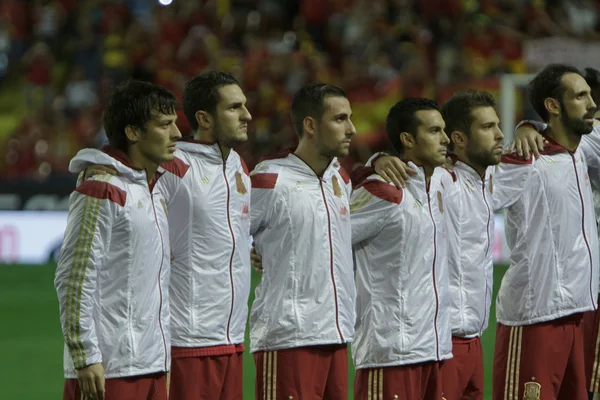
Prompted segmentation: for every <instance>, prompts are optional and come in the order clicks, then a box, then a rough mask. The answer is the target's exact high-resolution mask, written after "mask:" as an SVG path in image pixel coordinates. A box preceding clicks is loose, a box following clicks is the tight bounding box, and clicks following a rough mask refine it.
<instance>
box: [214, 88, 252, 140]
mask: <svg viewBox="0 0 600 400" xmlns="http://www.w3.org/2000/svg"><path fill="white" fill-rule="evenodd" d="M213 120H214V127H213V136H214V138H215V139H216V140H217V141H218V142H219V143H221V144H222V145H224V146H226V147H228V148H232V147H234V146H237V145H240V144H243V143H245V142H246V140H248V122H250V121H251V120H252V115H250V112H249V111H248V109H247V108H246V96H244V92H242V89H241V88H240V87H239V86H238V85H226V86H223V87H221V88H220V89H219V102H218V103H217V107H216V109H215V113H214V115H213Z"/></svg>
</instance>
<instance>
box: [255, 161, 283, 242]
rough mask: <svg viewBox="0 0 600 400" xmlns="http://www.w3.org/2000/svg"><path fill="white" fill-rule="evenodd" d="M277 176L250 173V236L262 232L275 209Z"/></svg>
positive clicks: (275, 174) (264, 173)
mask: <svg viewBox="0 0 600 400" xmlns="http://www.w3.org/2000/svg"><path fill="white" fill-rule="evenodd" d="M277 179H278V174H277V173H272V172H256V171H254V172H252V173H251V174H250V180H251V182H252V191H251V194H250V202H251V203H250V204H251V205H250V235H252V236H254V235H256V234H258V233H260V232H261V231H262V230H264V229H265V228H266V227H267V226H268V224H269V222H270V221H271V218H272V216H273V213H274V211H275V210H276V207H277V204H276V203H277V201H276V200H277V195H276V193H275V185H276V184H277Z"/></svg>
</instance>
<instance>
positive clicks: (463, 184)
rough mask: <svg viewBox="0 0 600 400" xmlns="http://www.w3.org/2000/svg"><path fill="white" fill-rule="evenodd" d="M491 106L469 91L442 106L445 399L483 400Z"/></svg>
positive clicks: (496, 138) (494, 129)
mask: <svg viewBox="0 0 600 400" xmlns="http://www.w3.org/2000/svg"><path fill="white" fill-rule="evenodd" d="M495 105H496V104H495V101H494V98H493V97H492V95H490V94H489V93H487V92H482V91H473V90H469V91H465V92H459V93H456V94H455V95H453V96H452V97H451V98H450V99H449V100H448V101H447V102H446V104H444V106H443V107H442V116H443V118H444V121H445V122H446V132H448V133H449V135H450V139H451V145H452V152H453V155H454V157H455V159H456V162H455V163H454V166H453V168H452V171H450V172H449V173H450V174H451V178H452V180H451V181H449V180H448V179H447V177H446V179H445V180H446V182H447V183H446V198H445V199H446V202H445V205H446V213H445V216H446V228H447V234H446V238H447V245H448V268H449V275H450V277H449V279H450V296H451V299H452V301H451V318H450V324H451V329H452V355H453V358H452V359H450V360H447V361H446V362H444V364H443V366H442V381H443V385H442V387H443V395H444V398H445V399H447V400H467V399H473V400H483V393H484V388H483V380H484V379H483V352H482V347H481V335H482V333H483V332H484V331H485V329H486V328H487V326H488V322H489V313H490V306H491V302H492V289H493V276H494V274H493V272H494V264H493V260H492V248H493V235H494V201H493V194H492V192H493V183H492V180H491V179H490V172H491V171H490V168H489V167H490V166H492V165H497V164H498V163H499V162H500V156H501V155H502V141H503V139H504V135H503V134H502V131H501V130H500V127H499V123H500V120H499V119H498V115H497V114H496V111H495V108H494V107H495ZM441 172H442V173H443V171H441ZM447 173H448V172H446V174H447Z"/></svg>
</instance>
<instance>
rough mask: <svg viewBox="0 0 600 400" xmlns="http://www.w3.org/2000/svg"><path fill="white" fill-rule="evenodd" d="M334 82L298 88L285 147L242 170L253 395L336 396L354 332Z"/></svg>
mask: <svg viewBox="0 0 600 400" xmlns="http://www.w3.org/2000/svg"><path fill="white" fill-rule="evenodd" d="M351 116H352V109H351V107H350V103H349V101H348V99H347V98H346V94H345V92H344V91H343V89H341V88H339V87H337V86H334V85H330V84H323V83H311V84H308V85H305V86H304V87H302V88H301V89H300V90H299V91H298V92H297V93H296V94H295V95H294V98H293V101H292V107H291V118H292V123H293V126H294V129H295V131H296V133H297V134H298V136H299V145H298V147H297V149H296V150H295V151H294V152H292V153H286V154H284V155H281V156H278V157H276V158H273V159H269V160H265V161H263V162H261V163H259V164H258V165H257V166H256V169H255V170H254V171H253V172H252V173H251V175H250V176H251V180H252V207H251V233H252V235H253V237H254V241H255V244H256V249H257V251H258V253H259V254H260V255H261V256H262V267H263V276H262V281H261V283H260V284H259V286H258V287H257V289H256V300H255V301H254V303H253V305H252V310H251V313H250V345H251V352H252V353H254V358H255V361H256V370H257V375H256V396H255V398H256V399H275V398H282V399H309V398H322V399H329V400H342V399H344V400H345V399H346V398H347V392H348V388H347V385H348V350H347V344H348V343H349V342H351V341H352V338H353V336H354V320H355V318H354V317H355V309H354V307H355V288H354V273H353V264H352V243H351V225H350V210H349V209H350V206H349V203H348V199H349V197H350V193H351V184H350V179H349V177H348V175H347V174H346V173H345V171H344V170H343V169H342V168H341V167H340V165H339V164H338V162H337V159H336V157H342V156H346V155H347V154H348V151H349V147H350V141H351V139H352V136H353V135H354V134H355V128H354V125H353V124H352V121H351Z"/></svg>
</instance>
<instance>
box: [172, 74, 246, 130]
mask: <svg viewBox="0 0 600 400" xmlns="http://www.w3.org/2000/svg"><path fill="white" fill-rule="evenodd" d="M227 85H238V86H240V83H239V82H238V81H237V79H235V78H234V77H233V76H232V75H230V74H228V73H226V72H220V71H209V72H203V73H201V74H199V75H196V76H195V77H193V78H192V79H190V80H189V81H188V82H187V83H186V84H185V89H184V90H183V112H184V114H185V117H186V118H187V120H188V122H189V124H190V127H191V128H192V130H193V131H196V130H197V129H198V121H196V112H197V111H200V110H201V111H206V112H207V113H209V114H214V113H215V111H216V109H217V104H218V103H219V100H220V99H221V96H220V95H219V89H220V88H222V87H223V86H227Z"/></svg>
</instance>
